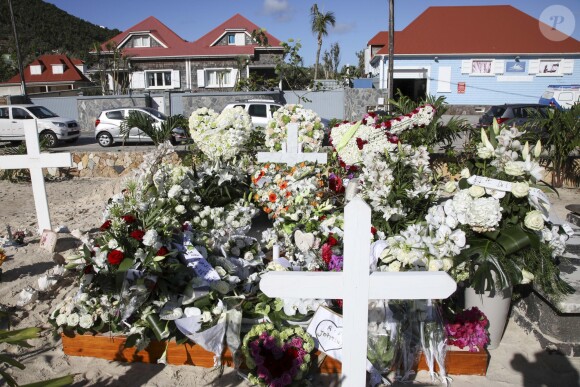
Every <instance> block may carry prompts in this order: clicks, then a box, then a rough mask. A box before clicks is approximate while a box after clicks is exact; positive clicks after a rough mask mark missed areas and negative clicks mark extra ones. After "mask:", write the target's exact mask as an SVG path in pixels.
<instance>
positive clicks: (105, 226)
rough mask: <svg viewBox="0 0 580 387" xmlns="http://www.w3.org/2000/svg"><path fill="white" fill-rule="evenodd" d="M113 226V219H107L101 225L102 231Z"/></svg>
mask: <svg viewBox="0 0 580 387" xmlns="http://www.w3.org/2000/svg"><path fill="white" fill-rule="evenodd" d="M110 228H111V221H110V220H108V219H107V220H106V221H105V223H103V224H102V225H101V227H100V230H101V231H105V230H108V229H110Z"/></svg>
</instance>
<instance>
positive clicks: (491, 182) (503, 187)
mask: <svg viewBox="0 0 580 387" xmlns="http://www.w3.org/2000/svg"><path fill="white" fill-rule="evenodd" d="M467 182H468V183H469V184H471V185H479V186H481V187H483V188H490V189H494V190H497V191H504V192H511V190H512V183H511V182H509V181H505V180H498V179H492V178H489V177H483V176H477V175H473V176H470V177H469V178H468V179H467ZM528 201H529V202H530V205H531V206H532V207H534V208H535V209H537V210H538V211H540V212H541V213H542V216H543V218H544V220H545V221H548V220H549V221H550V222H552V223H553V224H556V225H559V226H561V227H562V229H563V230H564V232H565V233H566V234H568V236H572V235H574V230H573V229H572V227H570V225H569V224H568V223H566V222H564V221H562V220H561V219H560V217H559V216H558V214H556V213H555V212H554V211H553V209H552V204H551V203H550V199H548V196H546V194H545V193H544V192H542V190H540V189H538V188H530V190H529V191H528Z"/></svg>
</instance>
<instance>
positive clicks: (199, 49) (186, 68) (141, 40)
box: [100, 14, 283, 93]
mask: <svg viewBox="0 0 580 387" xmlns="http://www.w3.org/2000/svg"><path fill="white" fill-rule="evenodd" d="M254 30H259V27H258V26H257V25H255V24H254V23H252V22H251V21H249V20H248V19H246V18H245V17H244V16H242V15H240V14H236V15H234V16H233V17H231V18H230V19H228V20H226V21H225V22H223V23H222V24H220V25H219V26H217V27H216V28H214V29H213V30H212V31H210V32H208V33H206V34H205V35H203V36H202V37H201V38H199V39H198V40H196V41H194V42H187V41H185V40H184V39H182V38H181V37H179V36H178V35H177V34H175V33H174V32H173V31H172V30H171V29H169V28H168V27H167V26H165V25H164V24H163V23H161V22H160V21H159V20H157V19H156V18H155V17H153V16H151V17H149V18H147V19H145V20H143V21H142V22H140V23H138V24H136V25H134V26H133V27H131V28H129V29H127V30H126V31H123V32H122V33H121V34H119V35H117V36H115V37H114V38H112V39H111V40H109V41H107V42H105V43H103V44H102V45H101V52H100V54H102V55H107V54H112V53H113V52H112V49H111V47H115V48H116V49H117V50H119V51H120V52H121V53H122V55H123V56H125V57H126V58H128V62H129V68H128V69H126V72H127V76H128V77H129V84H130V89H131V92H132V93H133V92H136V93H141V92H163V91H193V92H195V91H212V90H216V91H233V90H234V88H235V86H236V84H237V82H238V81H239V80H240V79H242V78H248V77H250V75H251V74H253V73H255V74H259V75H261V76H263V77H267V78H274V77H276V75H275V71H274V70H275V67H276V62H277V60H279V59H281V58H282V56H283V48H282V46H281V44H280V41H279V40H278V39H277V38H275V37H274V36H272V35H271V34H269V33H268V32H266V33H265V35H266V37H267V39H268V45H267V46H261V45H259V44H258V42H257V41H256V40H254V39H253V38H252V32H253V31H254ZM110 82H114V78H113V77H112V76H111V77H110ZM111 89H113V87H111Z"/></svg>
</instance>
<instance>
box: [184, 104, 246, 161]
mask: <svg viewBox="0 0 580 387" xmlns="http://www.w3.org/2000/svg"><path fill="white" fill-rule="evenodd" d="M189 129H190V133H191V137H192V139H193V141H194V142H195V144H196V145H197V147H198V148H199V149H200V150H201V151H202V153H203V154H204V155H205V156H206V157H207V158H209V159H210V160H219V159H221V160H222V161H228V160H233V159H235V158H236V157H239V156H240V154H241V153H243V152H247V151H248V149H247V147H246V145H247V143H248V141H250V135H251V132H252V121H251V118H250V116H249V115H248V113H246V112H245V111H244V109H243V108H241V107H236V108H233V109H224V111H223V112H221V114H217V113H216V112H215V111H214V110H212V109H208V108H200V109H197V110H195V111H194V112H193V113H192V114H191V116H190V117H189Z"/></svg>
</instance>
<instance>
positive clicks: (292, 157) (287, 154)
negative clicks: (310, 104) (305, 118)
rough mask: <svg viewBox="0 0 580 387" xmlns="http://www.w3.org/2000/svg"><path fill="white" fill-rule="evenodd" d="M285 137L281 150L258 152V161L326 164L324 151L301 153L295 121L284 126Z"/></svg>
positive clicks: (291, 164) (290, 164)
mask: <svg viewBox="0 0 580 387" xmlns="http://www.w3.org/2000/svg"><path fill="white" fill-rule="evenodd" d="M286 138H287V140H286V144H283V147H282V152H258V162H259V163H268V162H270V163H280V164H287V165H289V166H293V165H296V164H298V163H301V162H302V161H310V162H318V163H320V164H326V158H327V156H326V153H302V150H301V149H300V148H299V146H298V124H297V123H295V122H292V123H289V124H288V125H287V126H286ZM284 148H285V149H284Z"/></svg>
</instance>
